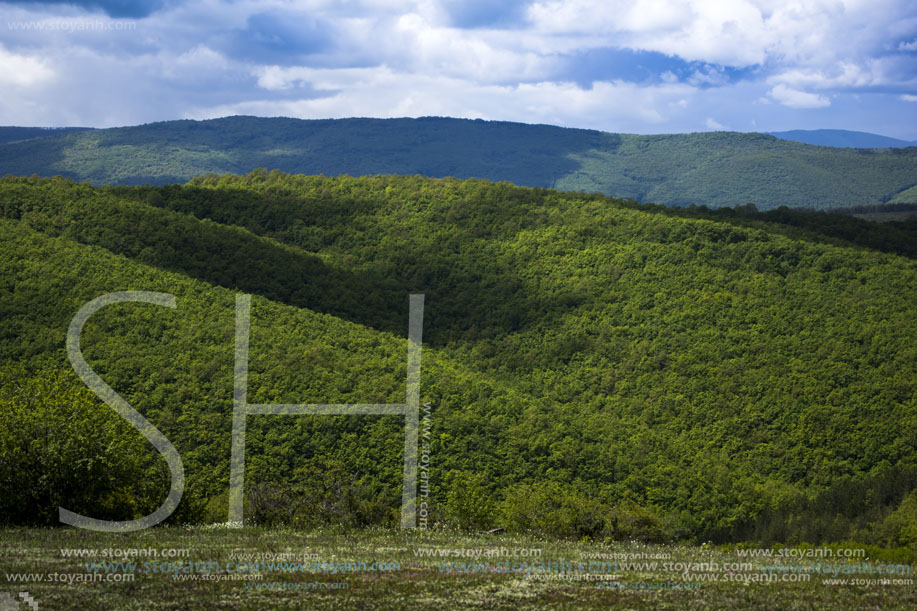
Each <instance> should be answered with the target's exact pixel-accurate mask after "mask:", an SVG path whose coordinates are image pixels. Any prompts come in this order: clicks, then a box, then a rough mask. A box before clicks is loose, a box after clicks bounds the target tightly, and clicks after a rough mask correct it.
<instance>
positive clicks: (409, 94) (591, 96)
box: [188, 66, 696, 131]
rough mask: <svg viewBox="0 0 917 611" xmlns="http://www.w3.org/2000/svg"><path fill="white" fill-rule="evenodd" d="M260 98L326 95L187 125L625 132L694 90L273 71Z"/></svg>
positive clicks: (243, 106)
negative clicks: (346, 120) (476, 125)
mask: <svg viewBox="0 0 917 611" xmlns="http://www.w3.org/2000/svg"><path fill="white" fill-rule="evenodd" d="M258 83H259V85H260V86H261V87H263V88H264V89H265V90H266V92H272V91H280V90H288V89H291V88H294V87H297V86H301V85H305V84H308V85H309V86H310V87H311V88H312V89H313V90H318V91H324V92H327V93H328V95H326V96H323V97H315V98H311V99H296V100H275V99H271V97H270V96H265V97H263V98H262V99H259V100H253V101H250V102H242V103H238V104H220V105H214V106H210V107H198V108H197V109H196V110H194V111H192V112H190V113H189V114H188V117H189V118H210V117H218V116H224V115H227V114H259V115H274V116H276V115H284V116H291V117H300V118H318V117H352V116H375V117H405V116H415V117H416V116H423V115H442V116H452V117H464V118H478V117H483V118H488V119H496V120H507V121H522V122H529V123H550V124H555V125H566V126H575V127H593V128H598V129H606V130H609V131H626V129H627V126H628V125H634V124H638V125H644V126H645V125H653V124H659V123H661V122H663V121H664V120H666V117H667V115H668V112H667V110H668V109H669V108H671V107H672V106H678V107H683V106H686V105H687V101H686V99H687V98H689V97H690V96H692V95H694V94H695V93H696V90H695V89H694V88H692V87H690V86H688V85H684V84H662V85H658V86H654V87H642V86H639V85H636V84H633V83H625V82H620V81H616V82H597V83H594V84H593V85H592V87H591V88H582V87H580V86H578V85H576V84H574V83H565V82H549V81H543V82H537V83H520V84H517V85H500V84H489V83H475V82H473V81H470V80H467V79H463V78H457V77H454V76H448V75H421V74H414V73H408V72H396V71H394V70H392V69H390V68H387V67H381V68H350V69H313V68H303V67H293V68H282V67H276V66H275V67H271V68H267V69H262V70H259V72H258Z"/></svg>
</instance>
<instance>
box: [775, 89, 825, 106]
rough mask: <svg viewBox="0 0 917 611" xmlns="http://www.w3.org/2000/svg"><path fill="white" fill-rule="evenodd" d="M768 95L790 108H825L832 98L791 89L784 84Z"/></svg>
mask: <svg viewBox="0 0 917 611" xmlns="http://www.w3.org/2000/svg"><path fill="white" fill-rule="evenodd" d="M768 95H770V96H771V98H773V99H774V100H776V101H777V102H779V103H780V104H783V105H784V106H788V107H790V108H824V107H825V106H830V105H831V100H829V99H828V98H826V97H825V96H823V95H818V94H815V93H806V92H805V91H799V90H797V89H790V88H789V87H787V86H786V85H783V84H780V85H777V86H776V87H774V88H773V89H771V90H770V92H769V93H768Z"/></svg>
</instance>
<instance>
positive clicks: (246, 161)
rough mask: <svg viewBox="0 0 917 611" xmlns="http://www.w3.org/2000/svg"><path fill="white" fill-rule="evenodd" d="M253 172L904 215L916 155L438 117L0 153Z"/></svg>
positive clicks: (92, 139)
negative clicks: (899, 211) (901, 207)
mask: <svg viewBox="0 0 917 611" xmlns="http://www.w3.org/2000/svg"><path fill="white" fill-rule="evenodd" d="M260 167H263V168H268V169H278V170H281V171H284V172H289V173H303V174H323V175H326V176H335V175H339V174H347V175H351V176H362V175H377V174H403V175H412V174H420V175H423V176H430V177H448V176H452V177H457V178H472V177H477V178H487V179H490V180H493V181H508V182H512V183H514V184H518V185H523V186H533V187H552V188H557V189H561V190H569V191H585V192H597V193H604V194H606V195H611V196H615V197H620V198H632V199H635V200H637V201H640V202H655V203H658V204H665V205H674V206H687V205H689V204H691V203H694V204H697V205H698V206H701V205H704V206H709V207H723V206H730V207H734V206H738V205H744V204H747V203H754V204H755V205H756V206H757V207H758V208H759V209H761V210H767V209H772V208H777V207H779V206H783V205H785V206H790V207H794V208H808V209H828V208H842V207H851V206H864V205H875V204H883V203H886V202H889V201H895V202H900V203H910V202H909V201H904V200H905V199H912V197H911V196H910V195H906V196H905V195H903V193H904V192H905V191H907V190H908V189H911V188H912V187H914V186H915V185H917V148H911V149H895V150H888V151H880V150H872V149H869V150H865V149H863V150H854V149H835V148H828V147H814V146H809V145H805V144H800V143H797V142H790V141H787V140H780V139H777V138H774V137H773V136H767V135H762V134H741V133H730V132H714V133H698V134H679V135H662V136H637V135H632V134H611V133H603V132H597V131H590V130H581V129H567V128H560V127H552V126H547V125H525V124H520V123H505V122H494V121H480V120H476V121H470V120H460V119H446V118H435V117H428V118H421V119H340V120H311V121H307V120H299V119H283V118H273V119H266V118H255V117H227V118H223V119H214V120H209V121H169V122H164V123H152V124H148V125H140V126H135V127H123V128H112V129H99V130H89V131H80V132H74V133H62V134H59V135H51V136H44V137H40V138H34V139H31V140H28V141H21V142H14V143H6V144H0V175H3V174H13V175H32V174H38V175H39V176H53V175H62V176H65V177H69V178H73V179H74V180H78V181H83V180H87V181H90V182H92V183H94V184H97V185H100V184H147V183H148V184H164V183H173V182H185V181H187V180H189V179H191V178H194V177H196V176H199V175H202V174H207V173H211V172H215V173H225V172H231V173H245V172H249V171H251V170H253V169H255V168H260ZM902 198H903V199H902Z"/></svg>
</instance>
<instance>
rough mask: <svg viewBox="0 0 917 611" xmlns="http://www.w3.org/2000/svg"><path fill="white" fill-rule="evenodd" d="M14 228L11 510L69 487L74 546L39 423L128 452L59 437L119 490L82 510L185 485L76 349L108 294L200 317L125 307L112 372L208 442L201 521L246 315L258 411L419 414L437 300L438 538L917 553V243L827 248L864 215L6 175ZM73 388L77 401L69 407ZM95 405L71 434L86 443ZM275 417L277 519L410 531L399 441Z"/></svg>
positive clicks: (7, 336)
mask: <svg viewBox="0 0 917 611" xmlns="http://www.w3.org/2000/svg"><path fill="white" fill-rule="evenodd" d="M0 214H2V217H3V218H2V219H0V236H2V244H3V255H4V256H3V257H2V260H0V270H2V273H0V279H2V280H0V281H2V284H0V291H2V294H0V319H2V321H3V330H2V333H3V341H2V344H0V360H2V361H3V362H4V363H5V367H6V368H7V369H5V370H4V371H5V373H4V376H5V377H4V378H3V384H4V388H7V389H9V388H18V389H35V390H34V392H33V391H30V390H17V391H16V392H8V391H6V392H5V393H4V400H3V402H0V409H2V410H3V418H4V421H5V422H13V423H14V424H13V425H12V426H10V427H5V428H4V429H3V432H2V433H0V487H2V488H3V490H2V493H3V495H6V494H7V493H9V492H10V491H11V490H13V489H14V488H15V489H16V490H20V489H22V487H23V484H22V483H21V479H22V478H23V477H30V478H33V480H34V482H36V483H35V484H34V487H36V488H40V486H39V484H38V482H51V484H49V485H50V488H49V490H50V491H51V492H49V494H50V496H48V495H47V494H46V495H44V496H42V495H35V494H33V495H32V496H30V497H28V498H25V497H21V496H17V497H16V498H17V499H21V498H22V499H24V500H18V501H16V502H17V503H26V504H27V505H28V507H29V508H31V509H33V510H34V511H30V512H19V513H17V512H10V511H7V512H4V513H3V516H4V519H5V520H7V521H12V522H20V523H21V522H25V521H36V520H37V521H51V522H53V519H52V518H53V512H50V513H49V512H48V506H47V505H48V503H57V502H59V501H58V499H59V498H61V497H62V496H66V495H67V494H71V493H70V492H67V490H65V489H64V488H60V487H59V485H58V484H56V483H54V480H52V479H49V477H50V475H49V474H50V471H49V470H50V469H51V468H52V467H51V466H49V465H50V463H49V464H48V465H45V464H44V463H42V464H35V465H32V466H30V467H29V469H30V470H27V471H24V472H22V471H19V470H18V469H19V467H18V466H17V465H20V464H22V462H23V461H24V460H26V459H25V456H26V454H24V452H23V450H22V449H21V448H22V447H23V446H22V444H23V443H25V442H24V441H23V440H24V439H27V438H28V437H29V436H30V435H32V433H30V431H32V430H34V427H35V426H36V424H35V415H34V413H35V412H36V410H38V413H40V414H42V415H44V414H47V418H46V420H47V423H48V425H49V426H48V430H49V433H48V434H53V435H56V438H59V439H65V438H67V439H69V438H68V437H67V435H71V432H70V431H72V435H73V436H75V439H80V438H82V437H85V436H86V435H88V434H89V432H88V431H89V430H91V428H92V427H91V426H90V424H88V423H90V422H94V421H95V420H94V419H96V418H98V422H99V424H98V426H99V427H102V428H101V429H100V430H102V431H104V435H102V436H100V439H111V440H112V441H111V442H110V443H109V444H108V445H105V444H102V445H103V446H104V447H102V446H100V445H93V444H85V445H81V444H78V443H73V442H72V441H66V442H65V441H61V442H60V443H61V444H63V445H62V446H61V447H66V448H67V452H69V453H70V454H68V456H71V455H72V456H73V457H74V458H73V461H74V464H84V463H86V461H98V464H96V463H93V464H96V466H95V467H93V469H95V470H92V469H89V468H88V467H87V469H86V470H84V471H83V472H81V473H83V474H82V475H80V476H79V477H82V478H88V479H91V480H92V481H94V482H96V483H97V486H95V487H93V488H88V489H87V490H86V491H83V492H84V493H86V494H90V493H91V494H95V495H97V496H98V497H99V498H100V499H105V501H104V503H102V502H101V501H100V503H101V504H100V509H99V513H100V514H101V513H103V512H107V513H106V515H115V514H117V515H121V516H124V517H134V516H136V515H142V514H143V513H145V512H146V511H148V508H149V507H150V506H153V507H155V506H157V505H158V503H159V502H161V500H162V497H163V494H164V492H163V490H164V489H165V488H167V472H166V471H165V469H164V464H160V463H163V461H162V460H161V459H160V458H159V457H158V455H157V454H156V453H155V451H153V450H152V448H150V447H148V446H147V449H146V450H133V451H131V457H130V459H129V460H128V458H126V459H125V462H118V461H117V460H116V455H117V454H118V453H119V452H121V450H120V449H119V448H122V447H139V446H136V444H138V443H139V444H141V445H142V444H143V443H144V442H143V440H142V438H140V437H139V435H137V434H136V432H134V431H133V430H132V429H130V428H129V427H127V426H122V427H120V428H119V422H120V421H119V419H118V418H117V417H116V416H113V413H110V412H111V410H108V408H107V407H105V406H104V405H102V404H101V402H99V401H98V400H97V399H95V398H93V396H92V395H91V394H90V393H89V392H88V390H86V389H85V388H82V389H81V388H80V384H79V382H78V381H77V380H76V378H75V375H74V374H73V373H72V371H71V370H70V367H69V364H68V361H67V358H66V354H65V352H64V349H63V347H64V336H65V333H66V329H67V325H68V324H69V321H70V319H71V318H72V316H73V315H74V314H75V313H76V311H77V310H78V309H79V307H80V306H81V305H82V304H84V303H85V302H87V301H88V300H90V299H92V298H94V297H97V296H99V295H101V294H104V293H107V292H111V291H116V290H149V291H162V292H167V293H172V294H175V295H176V296H177V299H178V308H177V309H176V310H170V309H167V308H157V307H155V306H150V305H142V304H122V305H119V306H110V307H108V308H106V309H104V310H102V311H100V312H99V313H97V314H96V315H95V316H93V318H91V319H90V321H89V323H88V324H87V325H86V328H85V331H84V336H83V340H82V341H83V349H84V352H85V354H86V358H87V360H88V361H89V362H90V364H91V365H92V366H93V367H94V368H95V369H96V371H98V372H99V374H100V375H102V377H103V378H104V379H105V380H106V381H107V382H108V383H109V384H110V385H111V386H112V387H113V388H115V389H116V390H117V391H118V392H119V393H120V394H121V395H122V396H123V397H124V398H125V399H126V400H128V401H129V403H131V405H133V406H135V407H136V408H137V409H138V410H139V411H140V412H141V413H143V414H144V415H145V416H146V417H147V418H148V419H150V421H151V422H153V423H154V424H155V425H156V426H157V427H159V428H160V429H161V430H162V431H163V432H164V433H165V434H166V435H167V436H168V437H169V438H170V439H171V440H172V441H173V443H174V444H175V445H176V447H177V448H178V449H179V451H180V453H181V455H182V458H183V461H184V464H185V470H186V473H187V477H188V485H187V492H186V495H185V498H184V499H183V501H182V506H181V510H180V512H179V513H178V514H177V515H176V517H175V518H174V519H176V520H179V519H180V520H220V521H222V520H225V519H226V507H227V505H226V503H227V499H226V493H227V490H228V475H229V448H230V427H231V415H232V413H231V412H232V376H233V370H232V366H233V345H232V342H233V324H234V315H233V307H234V296H235V294H237V293H239V292H246V293H252V294H254V295H255V298H254V302H253V303H254V305H253V309H252V316H253V324H252V352H251V371H252V377H251V381H250V391H249V392H250V400H251V401H252V402H264V403H281V402H285V403H304V402H341V403H368V402H394V403H397V402H402V401H403V400H404V396H405V395H404V392H405V390H404V388H405V371H406V362H405V354H406V340H405V337H406V329H407V300H408V294H409V293H418V292H419V293H424V294H425V295H426V299H427V310H426V314H425V318H424V352H423V370H422V380H421V399H422V401H424V402H429V403H430V404H431V406H432V415H431V425H432V437H431V440H432V450H431V462H432V465H433V467H432V471H431V483H430V487H431V490H430V495H431V496H430V500H431V503H432V507H433V509H434V518H435V519H436V520H442V521H448V522H452V523H455V524H459V525H462V526H465V527H468V528H482V527H485V526H492V525H499V524H502V525H504V526H506V527H508V528H511V529H519V530H536V531H541V532H549V533H554V534H560V535H569V536H595V537H600V536H610V537H644V538H648V539H661V538H667V537H671V536H683V537H691V538H699V539H717V540H726V539H760V540H781V541H792V540H807V541H813V542H814V541H818V540H842V539H844V538H848V537H859V538H864V539H870V538H871V539H874V540H876V541H878V542H881V543H886V544H893V545H897V544H902V543H908V542H909V541H910V539H908V537H912V533H911V534H908V533H910V531H909V530H908V529H907V527H906V526H905V525H906V523H907V519H906V516H908V515H910V513H908V512H912V511H913V510H912V507H913V505H914V503H913V495H912V496H911V497H909V496H908V494H909V493H911V491H912V490H914V489H915V487H917V486H915V483H917V452H915V443H917V393H915V390H917V388H915V387H917V371H915V368H917V341H915V339H917V301H915V299H914V292H913V287H914V286H915V281H917V263H915V262H914V261H913V260H912V259H911V258H909V257H907V256H902V255H900V254H892V253H890V252H880V251H878V250H876V248H877V247H879V246H882V245H883V244H886V243H892V242H894V241H895V240H897V239H899V238H900V235H902V234H901V232H905V233H906V232H908V231H913V230H912V229H910V226H908V225H906V224H900V225H894V224H888V225H882V226H879V225H876V226H875V227H871V226H870V228H869V229H868V231H867V233H870V232H871V234H870V235H873V237H874V238H875V240H876V241H877V244H876V245H874V246H872V247H870V244H869V243H868V240H864V239H858V238H856V236H845V235H844V234H843V232H841V231H835V230H832V229H830V228H826V229H824V231H819V230H818V227H817V226H816V223H815V222H814V220H813V219H816V220H817V219H818V218H824V219H825V220H826V222H827V223H828V224H830V223H835V222H837V223H840V221H836V220H835V219H834V217H833V216H831V215H820V216H813V217H812V218H811V219H808V217H807V220H806V221H805V222H800V223H796V222H789V221H787V219H783V221H786V222H783V223H782V224H781V223H780V222H777V223H775V222H774V221H780V219H779V218H771V217H768V216H767V215H766V214H765V215H760V214H759V213H756V212H754V211H753V210H750V209H742V210H739V211H730V213H729V214H726V213H720V212H717V213H714V212H709V211H707V212H705V211H703V210H697V209H693V210H684V211H671V210H667V209H660V208H656V207H652V206H641V205H637V204H635V203H628V202H623V201H620V200H614V199H610V198H606V197H602V196H585V195H582V194H571V193H563V192H558V191H553V190H546V189H537V188H536V189H529V188H520V187H516V186H513V185H510V184H508V183H492V182H489V181H485V180H467V181H460V180H456V179H445V180H433V179H426V178H421V177H416V176H414V177H398V176H376V177H366V178H349V177H339V178H324V177H315V176H291V175H286V174H282V173H280V172H267V171H256V172H252V173H250V174H248V175H245V176H236V175H222V176H219V175H209V176H204V177H201V178H198V179H195V180H194V181H192V182H191V183H189V184H187V185H184V186H176V185H169V186H163V187H117V188H112V187H104V188H94V187H91V186H89V185H87V184H79V183H74V182H72V181H69V180H66V179H60V178H55V179H39V178H6V179H3V180H0ZM794 218H795V217H794ZM791 220H792V219H791ZM851 220H853V221H855V222H856V223H863V224H864V225H863V226H864V227H866V226H869V225H870V224H868V223H865V221H856V220H855V219H851ZM888 236H892V237H888ZM895 236H898V237H895ZM886 238H887V239H886ZM855 242H856V243H855ZM857 243H858V244H859V245H857ZM886 250H892V251H897V250H900V249H896V248H886ZM905 254H910V253H905ZM911 256H912V255H911ZM59 387H60V388H64V387H65V388H69V389H71V390H68V391H67V393H70V394H66V395H64V396H66V397H73V399H72V400H71V399H70V398H68V399H67V400H66V401H63V402H57V403H55V402H54V401H53V400H49V399H48V397H50V396H52V395H53V393H55V392H57V391H55V390H49V389H56V388H59ZM42 397H44V398H42ZM77 397H79V398H77ZM30 410H31V411H30ZM106 410H107V411H106ZM71 412H72V413H73V414H76V416H74V417H75V418H76V420H75V422H76V423H77V424H75V425H73V427H72V429H66V428H62V427H63V425H62V424H55V423H60V422H62V421H66V417H65V416H66V414H68V413H71ZM105 414H108V415H107V416H106V415H105ZM11 415H12V416H11ZM249 420H250V422H249V429H248V435H247V448H248V450H247V452H248V457H249V460H248V462H247V465H246V468H247V471H246V477H247V482H248V485H249V489H248V490H247V493H246V501H247V503H248V504H249V509H248V514H247V515H248V516H249V517H251V518H252V519H258V520H262V521H266V522H273V521H297V519H298V523H308V522H310V521H315V520H329V521H338V522H350V523H353V524H368V523H388V524H397V513H398V508H399V503H400V495H401V488H400V486H401V459H402V457H401V451H402V443H403V429H402V422H401V420H400V419H399V418H396V417H390V416H321V417H319V416H252V417H250V418H249ZM121 424H123V423H121ZM122 429H123V430H122ZM81 436H82V437H81ZM106 436H108V437H106ZM68 444H69V445H68ZM130 444H135V445H134V446H131V445H130ZM17 448H19V449H17ZM81 461H82V462H81ZM42 469H45V471H42ZM100 470H102V471H104V472H106V473H108V474H109V479H108V480H105V481H103V482H99V481H98V478H99V477H100V476H99V473H100ZM23 473H25V474H28V475H23ZM137 473H147V474H149V475H148V476H146V480H147V483H146V484H145V487H142V486H139V484H138V483H137V481H136V474H137ZM74 477H76V476H74ZM43 478H44V479H43ZM30 481H32V480H30ZM28 486H33V484H29V485H28ZM28 486H27V487H26V489H29V488H28ZM17 494H20V493H18V492H17ZM49 499H52V500H49ZM907 499H910V500H907ZM67 500H71V499H67ZM127 500H131V502H130V503H128V502H127ZM72 502H73V503H84V506H85V504H86V503H87V502H88V501H86V499H81V498H77V497H73V499H72ZM49 516H50V517H49ZM100 517H104V516H100Z"/></svg>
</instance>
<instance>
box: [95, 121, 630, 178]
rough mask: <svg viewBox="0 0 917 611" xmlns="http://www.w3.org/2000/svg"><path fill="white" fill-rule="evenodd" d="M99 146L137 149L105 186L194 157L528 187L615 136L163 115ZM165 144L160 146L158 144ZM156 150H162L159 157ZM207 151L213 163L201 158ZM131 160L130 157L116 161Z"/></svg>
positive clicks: (217, 164) (299, 170)
mask: <svg viewBox="0 0 917 611" xmlns="http://www.w3.org/2000/svg"><path fill="white" fill-rule="evenodd" d="M95 135H96V136H98V137H99V138H101V141H100V146H101V147H111V146H118V145H130V146H135V147H146V148H148V149H149V154H148V155H145V156H144V157H143V158H142V160H141V162H139V163H142V165H138V166H137V167H136V170H135V171H134V172H129V174H130V178H127V179H120V180H118V181H110V180H109V181H104V182H108V183H109V184H132V185H138V184H142V183H144V182H147V183H149V184H154V185H163V184H166V183H169V182H185V181H186V180H189V179H190V178H192V176H191V175H190V174H189V175H184V176H183V175H177V174H176V173H175V172H174V171H173V172H170V173H169V174H168V175H165V174H164V175H161V176H157V175H154V174H152V173H151V172H150V171H149V168H150V167H151V166H152V165H155V166H158V167H164V168H169V167H189V166H188V164H178V165H176V162H177V161H180V158H181V157H182V156H186V155H188V154H190V153H193V154H194V164H193V167H197V168H209V169H208V170H206V171H213V172H223V171H228V170H227V169H226V168H227V163H226V157H227V155H228V156H230V157H231V158H232V160H233V163H232V165H233V169H232V171H233V172H238V173H242V174H244V173H246V172H249V171H251V170H254V169H255V168H267V169H268V170H272V169H277V170H280V171H282V172H287V173H290V174H310V175H312V174H322V175H325V176H337V175H341V174H347V175H350V176H369V175H372V176H374V175H378V174H401V175H414V174H419V175H421V176H429V177H433V178H444V177H447V176H453V177H456V178H487V179H489V180H493V181H494V182H499V181H508V182H512V183H514V184H517V185H522V186H529V187H552V186H554V185H555V184H556V182H557V181H558V179H560V178H562V177H564V176H566V175H568V174H570V173H572V172H574V171H576V170H578V169H580V166H581V164H580V162H578V161H576V160H574V159H572V158H571V155H573V154H576V153H584V152H586V151H589V150H593V149H599V148H601V149H604V150H613V149H615V148H616V147H617V146H618V145H619V144H620V136H617V135H615V134H606V133H603V132H598V131H594V130H584V129H571V128H562V127H554V126H549V125H526V124H523V123H509V122H503V121H482V120H467V119H451V118H443V117H422V118H419V119H323V120H302V119H285V118H259V117H225V118H222V119H213V120H209V121H169V122H166V123H154V124H149V125H140V126H136V127H126V128H117V129H111V130H97V131H96V132H95ZM166 145H167V146H166ZM158 150H167V151H169V152H168V153H167V154H166V153H159V152H157V151H158ZM207 155H210V156H211V157H212V163H211V162H208V161H207ZM125 162H126V163H128V164H130V163H131V160H125Z"/></svg>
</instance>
